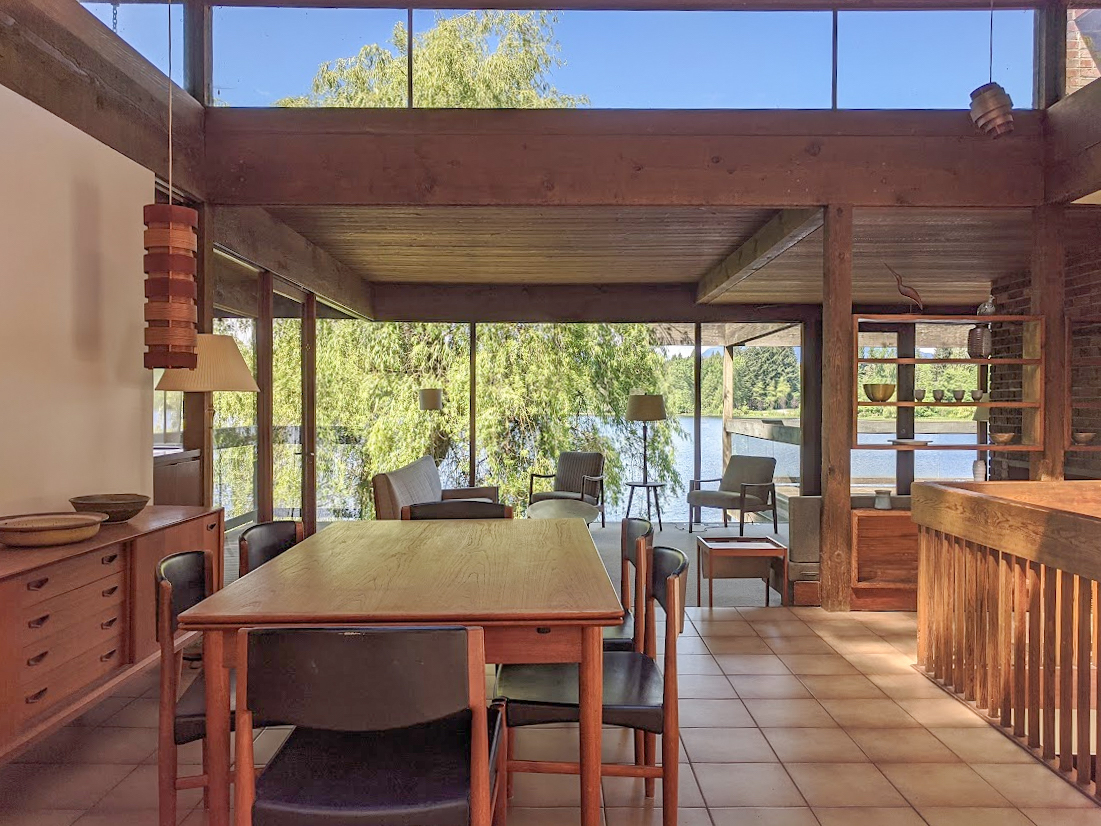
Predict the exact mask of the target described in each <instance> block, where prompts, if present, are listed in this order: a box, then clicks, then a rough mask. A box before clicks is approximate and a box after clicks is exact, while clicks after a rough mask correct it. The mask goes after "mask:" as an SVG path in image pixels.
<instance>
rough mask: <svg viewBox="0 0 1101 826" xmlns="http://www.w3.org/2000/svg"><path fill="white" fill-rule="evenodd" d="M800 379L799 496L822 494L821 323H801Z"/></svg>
mask: <svg viewBox="0 0 1101 826" xmlns="http://www.w3.org/2000/svg"><path fill="white" fill-rule="evenodd" d="M801 355H802V364H801V365H800V375H799V493H800V495H802V496H820V495H821V494H822V319H821V317H820V316H819V317H818V318H814V319H810V320H807V321H804V322H803V331H802V347H801Z"/></svg>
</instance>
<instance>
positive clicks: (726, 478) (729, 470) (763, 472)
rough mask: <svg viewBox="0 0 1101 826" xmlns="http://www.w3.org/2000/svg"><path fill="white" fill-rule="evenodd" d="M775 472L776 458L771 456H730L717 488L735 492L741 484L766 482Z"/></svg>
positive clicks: (771, 479)
mask: <svg viewBox="0 0 1101 826" xmlns="http://www.w3.org/2000/svg"><path fill="white" fill-rule="evenodd" d="M775 473H776V460H775V459H774V458H773V457H771V456H731V457H730V461H729V462H727V463H726V470H725V471H723V478H722V481H720V482H719V490H729V491H734V492H735V493H736V492H737V491H738V490H739V489H740V486H741V485H743V484H749V483H756V484H767V483H769V482H771V481H773V477H774V476H775Z"/></svg>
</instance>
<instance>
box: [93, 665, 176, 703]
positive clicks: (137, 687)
mask: <svg viewBox="0 0 1101 826" xmlns="http://www.w3.org/2000/svg"><path fill="white" fill-rule="evenodd" d="M186 670H188V671H190V670H191V669H190V668H187V669H186ZM159 682H160V669H157V668H154V669H153V670H151V671H147V672H146V673H144V674H142V675H141V676H138V677H135V678H133V679H132V680H129V681H127V683H126V684H125V685H122V686H119V687H118V688H116V689H115V690H114V691H113V692H112V694H111V696H112V697H141V696H142V695H143V694H145V693H146V692H148V691H149V690H150V689H155V688H157V686H158V684H159Z"/></svg>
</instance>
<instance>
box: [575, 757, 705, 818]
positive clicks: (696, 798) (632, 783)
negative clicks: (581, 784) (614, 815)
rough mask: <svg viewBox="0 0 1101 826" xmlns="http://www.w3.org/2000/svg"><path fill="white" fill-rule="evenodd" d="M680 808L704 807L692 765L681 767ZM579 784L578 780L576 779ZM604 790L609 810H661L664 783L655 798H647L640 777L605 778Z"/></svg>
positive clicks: (655, 789) (659, 786) (656, 789)
mask: <svg viewBox="0 0 1101 826" xmlns="http://www.w3.org/2000/svg"><path fill="white" fill-rule="evenodd" d="M678 779H679V782H678V783H677V788H678V790H679V794H680V796H679V798H678V800H677V806H678V808H683V809H692V808H698V807H702V806H703V805H704V801H703V796H702V795H701V794H700V787H699V786H698V785H697V784H696V776H695V774H693V772H692V767H691V766H690V765H681V767H680V773H679V775H678ZM574 783H575V784H576V783H577V778H576V777H575V778H574ZM601 785H602V786H603V789H604V805H605V806H607V807H608V808H620V807H632V808H633V807H639V806H656V807H658V808H659V809H660V808H661V801H662V781H661V780H658V781H657V783H655V784H654V797H653V798H647V797H646V785H645V782H644V781H643V780H642V778H640V777H605V778H604V779H603V781H602V783H601Z"/></svg>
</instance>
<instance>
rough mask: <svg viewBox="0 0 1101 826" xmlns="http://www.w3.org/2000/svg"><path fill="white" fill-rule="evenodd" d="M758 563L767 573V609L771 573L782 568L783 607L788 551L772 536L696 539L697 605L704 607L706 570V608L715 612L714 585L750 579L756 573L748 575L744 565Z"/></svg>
mask: <svg viewBox="0 0 1101 826" xmlns="http://www.w3.org/2000/svg"><path fill="white" fill-rule="evenodd" d="M751 560H759V561H761V562H763V563H764V564H763V565H762V567H763V568H764V569H765V575H764V580H765V605H766V606H767V605H768V602H769V587H768V572H769V570H770V569H771V568H772V566H774V565H777V564H779V565H781V566H783V586H782V587H781V589H780V604H781V605H786V604H787V590H788V588H787V581H788V549H787V547H785V546H784V545H781V544H780V543H779V542H777V541H776V540H775V539H773V538H772V537H770V536H764V537H754V536H706V537H705V536H700V537H697V538H696V604H697V605H702V604H703V603H702V600H701V597H702V580H703V571H704V568H705V567H706V568H707V607H708V608H714V607H715V600H714V582H715V578H716V577H718V578H719V579H750V578H756V577H757V576H758V574H757V573H745V569H746V565H745V564H741V565H739V564H738V563H739V562H741V561H745V562H748V561H751Z"/></svg>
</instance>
